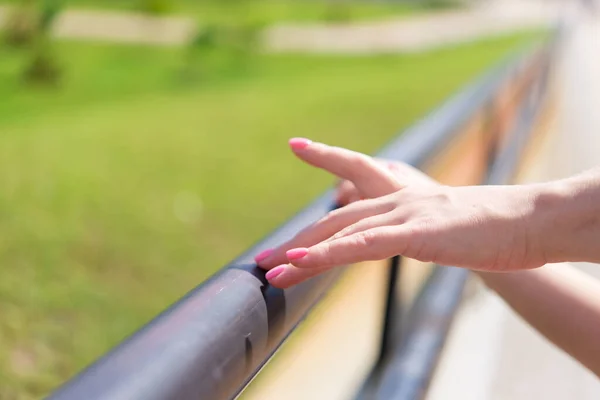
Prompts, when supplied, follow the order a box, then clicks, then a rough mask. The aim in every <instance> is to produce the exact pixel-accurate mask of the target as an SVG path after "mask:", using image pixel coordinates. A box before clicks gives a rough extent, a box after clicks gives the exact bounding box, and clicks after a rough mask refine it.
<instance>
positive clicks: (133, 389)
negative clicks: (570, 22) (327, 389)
mask: <svg viewBox="0 0 600 400" xmlns="http://www.w3.org/2000/svg"><path fill="white" fill-rule="evenodd" d="M552 43H553V42H552ZM552 43H547V44H545V45H543V46H539V47H537V48H535V49H528V50H526V51H524V52H522V53H520V54H519V55H517V56H516V57H513V58H511V59H510V60H509V61H507V62H504V63H502V64H501V65H500V66H498V67H497V68H494V69H493V70H492V71H491V72H489V73H487V74H486V75H485V76H483V77H482V78H480V79H478V80H477V81H476V82H475V83H473V84H471V85H469V86H468V87H467V88H465V89H464V90H462V91H461V92H460V93H458V94H457V95H455V96H454V97H453V98H451V99H450V100H449V101H448V102H446V103H445V104H443V105H442V106H441V107H440V108H438V109H437V110H436V111H434V112H433V113H432V114H430V115H429V116H428V117H427V118H425V119H423V120H421V121H420V122H418V123H417V124H416V125H414V126H413V127H412V128H410V129H408V130H407V131H406V132H404V134H402V135H401V136H400V137H399V138H398V139H396V140H394V141H393V142H391V143H390V144H389V145H388V146H386V147H385V148H384V149H383V150H382V151H381V152H380V153H379V154H378V156H379V157H383V158H388V159H393V160H401V161H404V162H407V163H409V164H411V165H414V166H417V167H420V168H422V169H426V170H427V169H429V168H431V166H432V165H434V164H435V162H436V160H437V159H438V158H439V157H440V156H441V155H443V154H444V153H445V152H447V151H448V148H450V147H452V144H453V143H455V142H457V141H458V140H459V139H460V138H461V137H462V136H465V130H466V127H468V126H469V123H471V122H472V121H473V120H474V119H475V118H480V120H481V121H483V124H482V125H480V126H479V128H478V129H477V130H476V134H477V135H478V137H480V139H481V140H480V142H478V143H479V144H478V146H479V148H478V151H482V152H483V153H482V154H485V156H484V157H483V158H482V160H483V163H482V165H481V167H480V168H479V169H480V171H479V172H480V175H481V176H482V177H483V176H487V182H488V183H504V182H507V181H509V180H510V178H511V176H512V174H513V173H514V171H515V168H516V166H517V165H518V163H519V160H520V159H521V154H522V151H523V148H524V146H525V144H526V141H527V138H528V137H529V134H530V132H532V130H533V126H534V124H535V117H536V115H537V112H538V110H539V109H540V107H541V106H542V105H543V100H544V98H545V96H544V89H545V87H546V83H547V82H548V81H549V76H550V75H549V73H548V68H549V66H550V64H551V59H552V54H553V53H552V51H550V50H551V49H552V46H553V44H552ZM506 93H509V96H513V98H511V99H510V101H508V102H505V103H506V104H504V103H502V104H500V103H501V102H498V99H499V97H500V96H501V95H502V94H504V95H506ZM515 104H516V105H517V106H516V107H515V106H514V105H515ZM497 120H502V122H503V123H502V124H501V125H502V126H508V127H510V129H509V128H502V126H501V127H500V128H498V124H494V122H497ZM492 126H496V128H495V129H492ZM483 127H485V129H484V128H483ZM507 131H508V132H507ZM474 183H477V182H474ZM333 207H334V197H333V192H332V191H329V192H327V193H325V194H324V195H323V196H322V197H320V198H319V199H317V200H316V201H314V202H313V203H312V204H311V205H309V206H308V207H307V208H305V209H304V210H303V211H301V212H300V213H299V214H297V215H296V216H295V217H293V218H292V219H290V220H289V221H288V222H287V223H285V224H284V225H283V226H282V227H280V228H279V229H278V230H276V231H275V232H273V233H272V234H271V235H269V236H268V237H266V238H265V239H264V240H263V241H261V242H260V243H259V244H257V245H256V246H254V247H253V248H252V249H250V250H248V251H247V252H246V253H244V254H243V255H241V256H240V257H239V258H237V259H236V260H234V261H233V262H231V263H230V264H228V265H227V266H225V267H224V268H223V269H222V270H220V271H219V272H218V273H216V274H215V275H214V276H213V277H211V278H210V279H209V280H208V281H206V282H204V283H202V284H201V285H200V286H198V287H197V288H196V289H194V290H192V291H191V292H190V293H188V294H187V295H186V296H185V297H183V298H182V299H181V300H179V301H178V302H177V303H175V304H174V305H172V306H171V307H169V308H168V309H167V310H166V311H164V312H163V313H161V314H160V315H159V316H157V317H156V318H155V319H154V320H152V321H151V322H150V323H148V324H147V325H146V326H145V327H143V328H142V329H141V330H140V331H138V332H137V333H135V334H134V335H132V336H131V337H130V338H128V339H127V340H125V341H124V342H123V343H122V344H120V345H119V346H117V347H116V348H115V349H113V350H112V351H110V352H109V353H108V354H107V355H105V356H104V357H102V358H101V359H99V360H98V361H96V362H95V363H93V364H92V365H91V366H89V367H88V368H86V369H85V370H84V371H82V372H81V373H80V374H79V375H77V376H76V377H74V378H73V379H71V380H70V381H69V382H67V383H65V384H64V385H63V386H62V387H61V388H59V389H58V390H57V391H56V392H55V393H53V394H52V395H50V397H49V399H51V400H80V399H89V400H95V399H98V400H100V399H107V400H108V399H110V400H125V399H128V400H129V399H144V400H165V399H177V400H186V399H231V398H234V397H236V396H237V395H238V394H239V393H241V391H242V390H243V389H244V388H245V386H246V385H247V384H248V383H249V382H250V380H252V379H253V377H254V376H255V375H256V374H257V373H258V372H259V371H260V369H261V368H262V367H263V366H264V364H265V363H266V362H267V361H268V360H269V359H270V358H271V356H272V355H273V354H274V352H275V351H276V350H277V349H278V348H279V347H280V346H281V344H282V343H283V342H284V340H285V339H286V338H287V336H288V335H289V334H290V333H291V332H292V331H294V329H295V328H296V326H297V325H298V324H299V323H300V322H301V321H302V320H303V318H304V317H305V316H306V315H307V313H309V312H310V310H311V308H312V307H313V306H314V305H315V304H316V303H317V302H319V300H320V299H321V297H322V296H323V295H324V294H326V293H327V291H328V290H329V289H330V288H331V287H332V286H333V285H334V284H335V282H336V281H337V279H338V278H339V276H340V274H342V273H343V269H336V270H334V271H332V272H330V273H327V274H324V275H322V276H320V277H317V278H313V279H311V280H309V281H307V282H305V283H302V284H300V285H298V286H295V287H293V288H290V289H286V290H280V289H276V288H274V287H271V286H269V285H268V283H267V281H266V280H265V277H264V272H263V271H261V270H260V269H258V268H257V267H256V266H255V264H254V262H253V259H252V257H253V256H254V255H255V254H257V253H258V252H259V251H260V250H263V249H266V248H270V247H274V246H276V245H278V244H279V243H282V242H283V241H285V240H287V239H289V238H290V237H292V236H293V235H294V234H295V233H296V232H298V231H299V230H300V229H301V228H303V227H305V226H306V225H307V224H310V223H312V222H314V221H316V220H318V219H319V218H321V217H323V216H324V215H325V214H326V213H327V212H329V211H330V210H331V209H332V208H333ZM389 271H390V272H389V284H388V293H382V295H386V296H387V301H386V308H387V310H386V317H385V323H384V326H383V329H382V342H381V352H380V357H379V359H378V361H377V362H376V364H375V367H374V368H373V371H372V373H371V375H370V376H369V377H368V378H367V379H366V381H365V385H364V387H363V390H362V391H361V392H360V393H359V394H358V397H359V398H382V399H417V398H420V396H421V395H422V393H423V391H424V390H425V388H426V386H427V383H428V381H429V379H430V378H431V375H432V373H433V368H434V366H435V360H436V359H437V357H438V355H439V350H440V348H441V345H442V344H443V341H444V338H445V333H446V330H447V328H448V325H449V323H450V320H451V317H452V315H453V313H454V311H455V309H456V307H457V304H458V301H459V299H460V294H461V292H462V286H463V284H464V281H465V280H466V277H467V272H465V271H464V270H458V269H454V268H436V269H434V272H433V274H432V275H431V277H430V278H429V279H428V280H427V282H426V283H425V285H424V288H423V290H422V291H421V294H420V295H419V296H418V298H417V300H415V302H414V305H413V306H412V307H411V309H410V312H405V311H406V310H403V309H402V304H401V301H400V299H399V297H398V290H397V286H398V282H399V279H402V268H401V266H400V259H399V258H396V259H394V260H392V262H391V264H390V270H389ZM401 311H402V312H401ZM432 320H434V321H435V323H433V324H432V322H431V321H432ZM407 343H410V346H408V345H406V344H407Z"/></svg>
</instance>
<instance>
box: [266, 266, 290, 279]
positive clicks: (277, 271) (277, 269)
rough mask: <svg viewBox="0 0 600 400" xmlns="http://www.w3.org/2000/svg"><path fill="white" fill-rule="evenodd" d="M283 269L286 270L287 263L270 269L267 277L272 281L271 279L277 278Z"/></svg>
mask: <svg viewBox="0 0 600 400" xmlns="http://www.w3.org/2000/svg"><path fill="white" fill-rule="evenodd" d="M283 271H285V265H280V266H279V267H275V268H273V269H272V270H270V271H268V272H267V274H266V275H265V277H266V278H267V280H269V281H270V280H271V279H274V278H277V277H278V276H279V275H281V273H282V272H283Z"/></svg>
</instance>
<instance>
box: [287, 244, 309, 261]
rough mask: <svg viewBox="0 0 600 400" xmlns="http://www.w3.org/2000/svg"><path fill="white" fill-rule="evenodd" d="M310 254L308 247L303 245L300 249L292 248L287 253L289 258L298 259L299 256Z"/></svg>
mask: <svg viewBox="0 0 600 400" xmlns="http://www.w3.org/2000/svg"><path fill="white" fill-rule="evenodd" d="M307 254H308V249H306V248H304V247H301V248H298V249H292V250H288V251H287V252H286V253H285V255H286V256H287V258H288V260H297V259H299V258H302V257H304V256H305V255H307Z"/></svg>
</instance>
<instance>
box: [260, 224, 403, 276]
mask: <svg viewBox="0 0 600 400" xmlns="http://www.w3.org/2000/svg"><path fill="white" fill-rule="evenodd" d="M407 240H408V234H407V232H403V231H402V229H397V228H390V227H380V228H375V229H370V230H367V231H363V232H360V233H357V234H354V235H350V236H347V237H344V238H341V239H338V240H334V241H331V242H324V243H321V244H318V245H316V246H313V247H311V248H309V249H294V250H297V251H295V253H296V254H293V253H294V251H292V252H291V253H292V254H290V261H291V262H292V263H293V264H284V265H280V266H278V267H276V268H273V269H272V270H270V271H269V272H267V275H266V277H267V279H268V280H269V283H270V284H272V285H273V286H275V287H279V288H287V287H290V286H293V285H296V284H298V283H301V282H303V281H305V280H307V279H309V278H311V277H314V276H316V275H319V274H321V273H323V272H325V271H328V270H329V269H331V268H333V267H336V266H342V265H347V264H353V263H357V262H362V261H374V260H382V259H385V258H389V257H392V256H394V255H396V254H397V253H398V249H401V247H402V246H404V245H405V244H403V241H404V242H406V241H407ZM295 256H300V257H299V258H294V257H295Z"/></svg>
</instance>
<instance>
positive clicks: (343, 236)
mask: <svg viewBox="0 0 600 400" xmlns="http://www.w3.org/2000/svg"><path fill="white" fill-rule="evenodd" d="M290 145H291V147H292V150H293V151H294V153H295V154H296V155H297V156H298V157H299V158H300V159H302V160H303V161H305V162H307V163H308V164H310V165H313V166H315V167H318V168H322V169H325V170H326V171H329V172H331V173H333V174H334V175H336V176H338V177H339V178H341V179H342V181H341V183H340V185H339V186H338V203H339V204H340V205H343V206H344V207H343V208H341V209H339V210H336V211H334V212H332V213H330V214H329V215H328V216H327V217H325V218H324V219H322V220H321V221H318V222H317V223H315V224H313V225H312V226H309V227H308V228H306V229H305V230H303V231H302V232H300V233H299V234H298V235H297V236H296V237H295V238H293V239H292V240H290V241H289V242H287V243H284V244H282V245H281V246H280V247H278V248H276V249H272V250H268V251H266V252H263V253H261V254H260V255H259V256H257V263H258V264H259V265H260V266H261V267H263V268H265V269H269V270H270V271H269V272H267V279H269V281H270V283H271V284H272V285H274V286H276V287H281V288H286V287H289V286H292V285H294V284H297V283H300V282H302V281H304V280H305V279H308V278H310V277H312V276H315V275H318V274H319V273H321V272H323V271H325V270H327V269H329V268H332V267H335V266H337V265H343V264H349V263H354V262H359V261H365V260H377V259H383V258H388V257H390V256H393V255H397V254H401V255H403V256H407V257H410V258H415V259H418V260H420V261H433V262H435V263H438V264H442V265H455V266H463V267H467V268H471V269H474V270H477V274H478V275H479V277H480V278H481V279H482V280H483V281H484V282H485V284H486V285H487V286H488V287H489V288H491V289H493V290H494V291H496V293H498V294H499V295H500V296H501V297H502V298H503V299H504V301H506V303H507V304H509V305H510V306H511V307H512V308H513V309H514V310H515V311H516V312H517V313H518V314H519V315H521V317H523V318H524V319H525V320H526V321H527V322H528V323H529V324H530V325H531V326H533V327H534V328H535V329H537V330H538V331H539V332H540V333H541V334H542V335H544V336H545V337H546V338H547V339H549V340H550V341H551V342H553V343H554V344H556V345H557V346H558V347H560V348H561V349H563V350H564V351H566V352H567V353H568V354H570V355H571V356H573V357H574V358H575V359H577V360H578V361H580V362H581V363H582V364H583V365H585V366H586V367H587V368H589V369H590V370H591V371H592V372H594V373H595V374H596V375H597V376H599V377H600V340H598V338H600V283H599V282H598V281H596V280H595V279H593V278H591V277H589V276H587V275H585V274H583V273H581V272H580V271H578V270H576V269H575V268H573V267H571V266H570V265H568V264H552V265H546V266H545V267H542V268H538V267H541V266H542V265H544V264H546V263H548V262H552V263H557V262H563V261H589V262H600V169H598V170H593V171H589V172H587V173H585V174H582V175H580V176H576V177H573V178H570V179H567V180H563V181H557V182H550V183H546V184H538V185H521V186H496V187H489V186H487V187H486V186H477V187H458V188H451V187H445V186H443V185H440V184H439V183H437V182H436V181H434V180H432V179H431V178H429V177H428V176H427V175H425V174H423V173H422V172H420V171H418V170H416V169H414V168H412V167H410V166H408V165H405V164H402V163H393V162H388V161H383V160H376V159H373V158H371V157H368V156H366V155H363V154H360V153H355V152H352V151H349V150H346V149H340V148H335V147H330V146H327V145H324V144H320V143H312V142H310V141H308V140H306V139H293V140H291V141H290ZM365 198H371V199H370V200H363V199H365ZM282 263H283V264H282ZM274 272H275V273H274ZM498 272H510V273H498Z"/></svg>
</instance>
